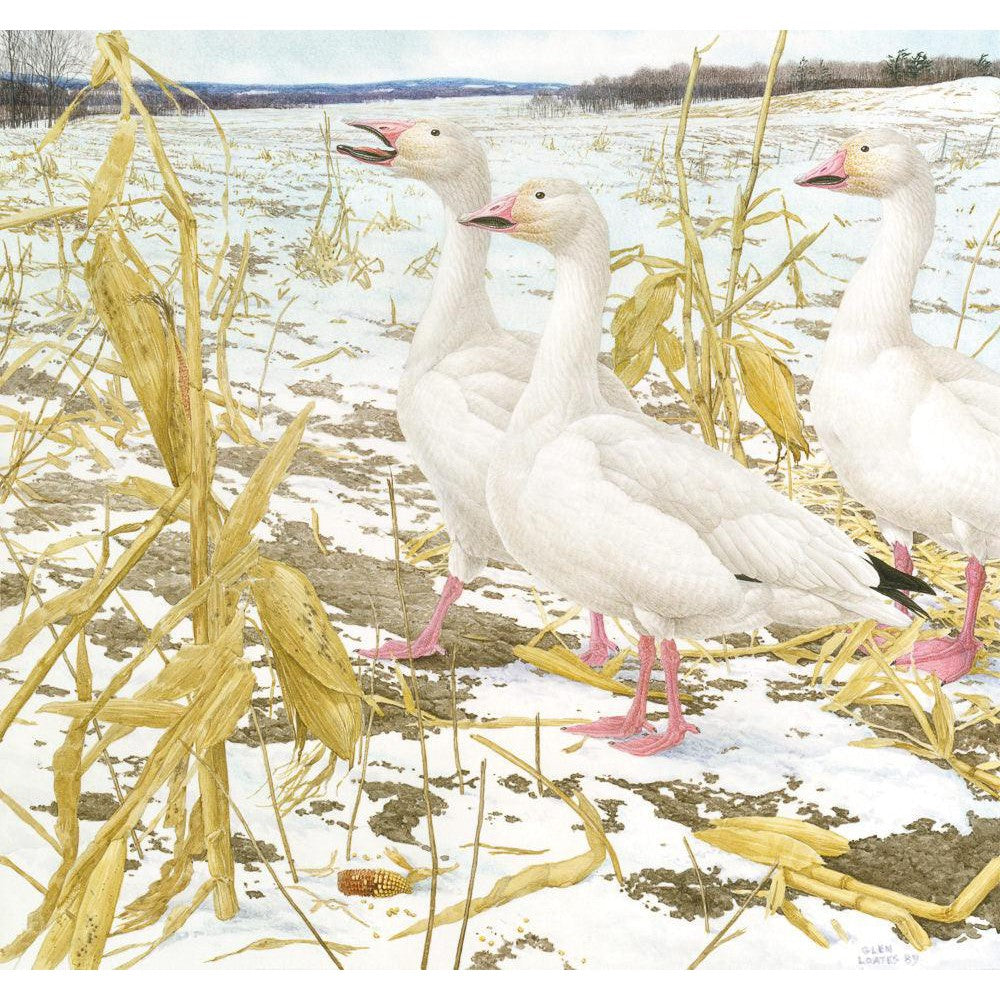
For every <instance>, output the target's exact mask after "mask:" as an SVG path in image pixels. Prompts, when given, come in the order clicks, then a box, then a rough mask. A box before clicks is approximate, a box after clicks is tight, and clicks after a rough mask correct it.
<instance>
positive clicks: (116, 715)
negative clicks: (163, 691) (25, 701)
mask: <svg viewBox="0 0 1000 1000" xmlns="http://www.w3.org/2000/svg"><path fill="white" fill-rule="evenodd" d="M95 705H96V702H94V701H50V702H47V703H46V704H44V705H42V706H41V707H40V708H39V709H38V711H39V712H49V713H51V714H53V715H66V716H69V718H71V719H89V718H90V717H91V713H92V712H93V710H94V706H95ZM183 714H184V709H183V707H182V706H181V705H175V704H174V703H173V702H170V701H154V700H153V699H149V698H113V699H112V700H111V701H109V702H108V703H107V704H106V705H104V706H103V707H102V708H100V709H99V710H98V711H97V713H96V718H98V719H100V721H101V722H114V723H120V724H121V725H124V726H129V727H131V728H138V727H140V726H148V727H150V728H153V729H167V728H168V727H169V726H172V725H173V724H174V723H175V722H176V721H177V720H178V719H179V718H180V717H181V716H182V715H183Z"/></svg>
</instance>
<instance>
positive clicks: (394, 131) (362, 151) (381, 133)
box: [337, 120, 413, 165]
mask: <svg viewBox="0 0 1000 1000" xmlns="http://www.w3.org/2000/svg"><path fill="white" fill-rule="evenodd" d="M347 124H348V125H350V126H351V128H360V129H363V130H364V131H365V132H370V133H371V134H372V135H374V136H377V137H378V139H379V141H381V142H384V143H385V145H386V147H388V148H385V149H376V148H375V147H374V146H348V145H346V144H345V143H341V144H340V145H338V146H337V152H338V153H343V154H344V155H345V156H353V157H354V159H355V160H360V161H361V162H362V163H382V164H385V165H388V164H390V163H392V161H393V160H394V159H395V158H396V154H397V153H398V152H399V150H398V149H397V148H396V143H397V142H399V137H400V136H401V135H402V134H403V133H404V132H405V131H406V130H407V129H408V128H410V127H411V126H412V125H413V122H402V121H374V120H365V121H357V122H348V123H347Z"/></svg>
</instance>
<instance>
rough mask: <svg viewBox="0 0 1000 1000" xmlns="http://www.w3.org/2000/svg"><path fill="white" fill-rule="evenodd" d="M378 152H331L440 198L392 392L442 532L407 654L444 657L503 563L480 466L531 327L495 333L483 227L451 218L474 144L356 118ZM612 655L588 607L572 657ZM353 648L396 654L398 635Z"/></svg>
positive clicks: (492, 447) (480, 172) (516, 389)
mask: <svg viewBox="0 0 1000 1000" xmlns="http://www.w3.org/2000/svg"><path fill="white" fill-rule="evenodd" d="M349 124H351V125H352V126H354V127H356V128H359V129H363V130H364V131H366V132H369V133H371V134H373V135H374V136H376V137H377V138H378V139H379V140H380V141H381V142H382V144H383V146H382V148H376V147H371V146H349V145H339V146H337V151H338V152H340V153H344V154H346V155H348V156H352V157H353V158H354V159H356V160H360V161H362V162H365V163H373V164H378V165H381V166H384V167H388V168H389V169H390V170H391V171H392V172H393V173H394V174H398V175H399V176H402V177H408V178H412V179H415V180H419V181H422V182H423V183H425V184H427V185H428V186H429V187H430V188H431V189H432V190H433V191H434V192H435V193H436V194H437V195H438V196H439V197H440V198H441V200H442V202H443V205H444V226H445V233H444V240H443V246H442V250H441V258H440V264H439V267H438V271H437V275H436V277H435V281H434V287H433V291H432V292H431V297H430V302H429V303H428V305H427V309H426V311H425V312H424V314H423V317H422V318H421V320H420V322H419V323H418V324H417V328H416V331H415V332H414V335H413V342H412V344H411V345H410V352H409V356H408V358H407V361H406V366H405V369H404V372H403V377H402V379H401V380H400V385H399V393H398V396H397V413H398V417H399V425H400V427H401V429H402V431H403V434H404V436H405V437H406V440H407V442H408V444H409V446H410V448H411V450H412V452H413V455H414V457H415V459H416V461H417V464H418V465H419V466H420V468H421V469H422V470H423V473H424V475H425V476H426V477H427V480H428V482H429V483H430V484H431V487H432V488H433V490H434V492H435V494H436V496H437V498H438V502H439V503H440V505H441V512H442V514H443V516H444V520H445V525H446V527H447V530H448V534H449V536H450V538H451V552H450V555H449V557H448V571H449V576H448V579H447V581H446V583H445V585H444V590H443V592H442V594H441V598H440V600H439V602H438V605H437V607H436V609H435V610H434V613H433V615H432V616H431V619H430V621H429V622H428V624H427V627H426V628H425V629H424V630H423V632H421V634H420V635H419V637H417V638H416V639H414V641H413V643H412V655H413V657H414V658H417V657H423V656H431V655H433V654H435V653H442V652H444V650H443V649H442V647H441V645H440V642H439V639H440V635H441V626H442V624H443V622H444V620H445V616H446V615H447V613H448V608H449V607H450V606H451V605H452V604H453V603H454V602H455V601H456V600H457V599H458V597H459V595H460V594H461V593H462V590H463V588H464V586H465V584H466V583H468V582H469V581H470V580H472V579H474V578H475V577H477V576H479V575H480V574H481V573H482V572H483V570H484V569H485V567H486V564H487V562H488V561H489V560H496V561H498V562H508V563H509V562H511V561H512V560H511V558H510V556H509V555H508V553H507V552H506V550H505V549H504V547H503V544H502V543H501V541H500V538H499V537H498V535H497V533H496V530H495V529H494V527H493V524H492V522H491V520H490V515H489V511H488V509H487V506H486V497H485V492H486V472H487V469H488V468H489V464H490V460H491V459H492V457H493V454H494V452H495V451H496V449H497V447H498V446H499V444H500V441H501V439H502V436H503V432H504V430H505V429H506V427H507V422H508V421H509V419H510V415H511V413H512V411H513V409H514V406H515V404H516V403H517V400H518V398H519V397H520V395H521V393H522V392H523V390H524V387H525V385H526V384H527V381H528V377H529V375H530V374H531V362H532V359H533V357H534V353H535V351H536V349H537V347H538V334H537V333H530V332H527V331H521V330H506V329H503V328H502V327H501V326H500V324H499V323H498V322H497V319H496V316H495V315H494V313H493V307H492V306H491V304H490V299H489V296H488V294H487V291H486V254H487V251H488V249H489V238H488V236H487V235H486V234H485V233H482V232H478V231H476V230H471V229H468V228H466V227H464V226H461V225H459V224H458V221H457V220H458V217H459V216H460V215H462V214H463V213H465V212H468V211H470V210H471V209H474V208H476V207H478V206H479V205H482V204H483V202H485V201H486V200H487V199H488V198H489V195H490V174H489V167H488V165H487V162H486V156H485V154H484V152H483V148H482V145H481V144H480V142H479V141H478V140H477V139H476V138H475V137H474V136H473V135H472V133H471V132H469V131H468V130H467V129H465V128H463V127H462V126H461V125H458V124H456V123H454V122H449V121H443V120H440V119H421V120H419V121H385V120H378V121H356V122H351V123H349ZM596 377H597V380H598V383H599V385H600V391H601V392H602V393H603V394H604V396H605V397H606V398H607V399H609V400H612V401H614V403H615V404H616V405H617V406H621V407H625V408H630V407H631V408H636V409H637V406H636V404H635V403H634V401H633V400H632V397H631V395H629V392H628V390H627V389H626V388H625V386H624V385H623V384H622V383H621V382H620V381H619V380H618V379H617V378H616V377H615V376H614V374H613V373H612V372H611V371H609V370H608V369H607V368H605V367H603V366H601V367H600V371H599V372H597V374H596ZM616 652H617V648H616V647H615V645H614V644H613V643H612V642H611V641H610V640H609V639H608V636H607V634H606V632H605V628H604V620H603V618H602V617H601V616H600V615H597V614H594V613H591V637H590V643H589V645H588V647H587V649H586V650H585V651H583V652H582V653H581V658H582V659H583V660H584V661H585V662H587V663H589V664H591V665H592V666H600V665H601V664H603V663H604V662H605V661H606V660H607V659H608V657H609V656H612V655H614V654H615V653H616ZM363 655H366V656H379V657H392V658H396V659H402V658H405V657H406V656H407V644H406V642H403V641H398V640H395V641H389V642H386V643H383V645H382V646H381V647H380V648H379V649H378V650H364V651H363Z"/></svg>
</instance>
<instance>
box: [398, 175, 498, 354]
mask: <svg viewBox="0 0 1000 1000" xmlns="http://www.w3.org/2000/svg"><path fill="white" fill-rule="evenodd" d="M438 193H439V194H440V195H441V198H442V201H443V205H444V213H443V221H444V231H443V236H442V239H441V256H440V258H439V261H438V268H437V273H436V275H435V277H434V285H433V288H432V290H431V296H430V300H429V302H428V304H427V309H426V310H425V311H424V315H423V317H422V318H421V320H420V322H419V324H418V325H417V329H416V331H415V333H414V336H413V343H412V345H411V349H410V364H411V365H414V364H415V365H417V366H418V367H421V368H422V367H426V366H428V365H431V364H433V363H434V362H436V361H437V360H439V359H440V358H441V357H443V356H444V355H446V354H448V353H450V352H451V351H453V350H455V349H457V348H458V347H460V346H461V344H462V342H463V341H465V340H466V339H467V338H468V336H469V335H470V333H480V332H482V331H484V330H487V329H490V328H491V327H496V325H497V323H496V318H495V316H494V313H493V309H492V306H491V305H490V301H489V297H488V296H487V294H486V255H487V252H488V251H489V234H488V233H486V232H483V231H482V230H479V229H473V228H471V227H469V226H463V225H461V224H460V223H459V221H458V220H459V217H460V216H462V215H465V214H466V213H468V212H471V211H474V210H475V209H477V208H479V207H480V206H481V205H483V204H485V203H486V202H487V201H489V196H490V182H489V174H488V173H486V171H485V170H483V171H475V172H473V173H472V174H470V175H469V176H467V177H466V178H464V180H463V181H461V182H457V181H456V182H452V183H449V184H448V185H446V186H444V187H443V188H442V189H441V190H439V192H438Z"/></svg>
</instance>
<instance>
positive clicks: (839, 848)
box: [712, 816, 851, 858]
mask: <svg viewBox="0 0 1000 1000" xmlns="http://www.w3.org/2000/svg"><path fill="white" fill-rule="evenodd" d="M712 826H715V827H725V828H729V829H733V830H759V831H761V832H763V833H780V834H784V835H785V836H787V837H793V838H794V839H795V840H800V841H802V843H803V844H808V845H809V847H811V848H812V849H813V850H814V851H817V852H818V853H819V854H822V855H823V856H824V857H828V858H836V857H838V856H839V855H841V854H846V853H847V851H849V850H850V847H851V842H850V841H849V840H848V839H847V838H846V837H842V836H841V835H840V834H839V833H834V832H833V831H832V830H824V829H823V827H821V826H816V824H815V823H807V822H806V821H805V820H802V819H785V818H784V817H781V816H730V817H727V818H725V819H713V820H712Z"/></svg>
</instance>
